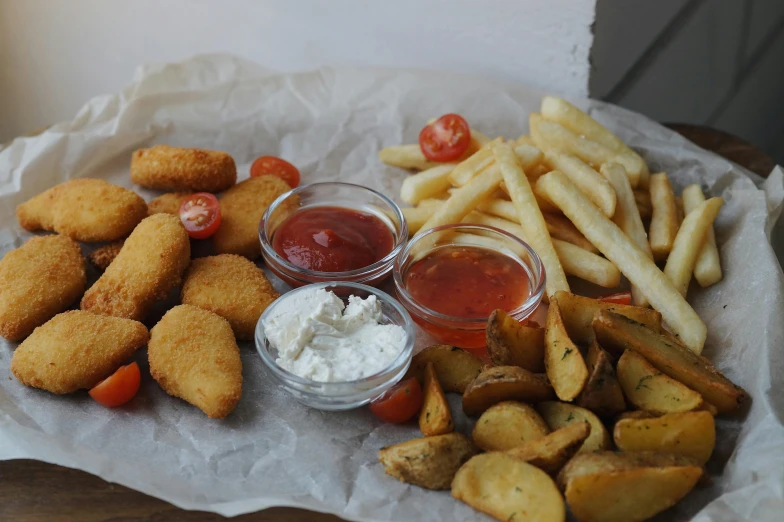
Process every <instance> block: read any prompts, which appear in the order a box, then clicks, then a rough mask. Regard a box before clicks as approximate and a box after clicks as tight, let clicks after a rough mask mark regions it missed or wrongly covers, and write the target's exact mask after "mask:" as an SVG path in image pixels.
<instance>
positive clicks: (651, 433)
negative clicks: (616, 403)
mask: <svg viewBox="0 0 784 522" xmlns="http://www.w3.org/2000/svg"><path fill="white" fill-rule="evenodd" d="M613 440H615V445H616V446H618V449H620V450H621V451H665V452H670V453H677V454H679V455H685V456H687V457H691V458H693V459H695V460H696V461H697V462H699V463H700V464H702V465H704V464H705V463H706V462H708V459H709V458H710V456H711V453H713V448H714V446H715V445H716V422H715V421H714V420H713V415H711V414H710V413H709V412H707V411H689V412H685V413H668V414H666V415H662V416H661V417H654V418H651V419H622V420H619V421H618V422H616V423H615V428H614V429H613Z"/></svg>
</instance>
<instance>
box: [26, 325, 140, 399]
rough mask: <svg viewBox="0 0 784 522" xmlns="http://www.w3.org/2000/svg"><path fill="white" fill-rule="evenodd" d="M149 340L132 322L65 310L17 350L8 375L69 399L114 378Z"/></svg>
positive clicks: (34, 333)
mask: <svg viewBox="0 0 784 522" xmlns="http://www.w3.org/2000/svg"><path fill="white" fill-rule="evenodd" d="M149 339H150V333H149V332H148V331H147V328H145V327H144V325H143V324H142V323H139V322H137V321H131V320H130V319H120V318H118V317H108V316H105V315H95V314H91V313H90V312H83V311H81V310H71V311H70V312H64V313H62V314H59V315H56V316H54V317H53V318H52V319H51V320H50V321H49V322H47V323H45V324H44V325H43V326H39V327H38V328H36V329H35V331H34V332H33V333H32V335H30V337H28V338H27V339H25V341H24V342H23V343H22V344H20V345H19V347H18V348H17V349H16V351H15V352H14V356H13V358H12V359H11V371H12V372H13V374H14V375H15V376H16V378H17V379H19V380H20V381H21V382H22V384H26V385H27V386H32V387H33V388H41V389H43V390H47V391H50V392H52V393H73V392H75V391H77V390H81V389H89V388H92V387H93V386H95V385H96V384H98V383H99V382H100V381H101V380H103V379H105V378H106V377H108V376H109V375H111V374H112V373H114V371H115V370H117V368H119V367H120V365H122V364H124V363H125V362H126V361H128V359H129V358H130V357H131V356H132V355H133V354H134V352H136V350H138V349H139V348H141V347H142V346H144V345H145V344H147V341H148V340H149Z"/></svg>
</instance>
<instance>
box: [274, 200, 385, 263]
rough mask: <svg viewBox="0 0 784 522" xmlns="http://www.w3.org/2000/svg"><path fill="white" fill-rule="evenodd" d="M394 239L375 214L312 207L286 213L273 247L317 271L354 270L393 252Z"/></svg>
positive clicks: (281, 253) (346, 209)
mask: <svg viewBox="0 0 784 522" xmlns="http://www.w3.org/2000/svg"><path fill="white" fill-rule="evenodd" d="M394 243H395V238H394V236H393V234H392V231H391V230H390V229H389V227H388V226H387V225H386V224H385V223H384V222H383V221H382V220H381V219H379V218H378V217H376V216H374V215H372V214H368V213H365V212H360V211H357V210H352V209H349V208H343V207H314V208H306V209H304V210H300V211H299V212H297V213H295V214H293V215H292V216H289V217H288V218H287V219H286V220H285V221H284V222H283V223H281V224H280V226H279V227H278V228H277V229H276V230H275V233H274V235H273V237H272V247H273V248H274V249H275V252H277V253H278V254H279V255H281V256H282V257H283V258H284V259H286V260H287V261H288V262H289V263H291V264H293V265H296V266H298V267H301V268H305V269H308V270H315V271H318V272H345V271H347V270H357V269H360V268H364V267H366V266H369V265H372V264H373V263H375V262H376V261H380V260H381V259H383V258H384V257H385V256H386V255H387V254H389V253H390V252H391V251H392V248H393V247H394Z"/></svg>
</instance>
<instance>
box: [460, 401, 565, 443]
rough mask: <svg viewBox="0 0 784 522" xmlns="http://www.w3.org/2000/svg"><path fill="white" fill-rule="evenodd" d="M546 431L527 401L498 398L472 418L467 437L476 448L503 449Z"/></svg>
mask: <svg viewBox="0 0 784 522" xmlns="http://www.w3.org/2000/svg"><path fill="white" fill-rule="evenodd" d="M548 433H550V429H549V428H548V427H547V423H545V422H544V419H542V417H541V416H540V415H539V414H538V413H536V410H535V409H533V408H532V407H531V406H529V405H527V404H523V403H521V402H515V401H504V402H499V403H498V404H496V405H495V406H491V407H490V408H488V409H487V410H486V411H485V412H484V413H483V414H482V416H481V417H479V420H478V421H476V425H475V426H474V431H473V433H472V434H471V438H472V439H473V441H474V444H476V446H477V447H478V448H479V449H482V450H485V451H505V450H508V449H512V448H514V447H517V446H520V445H521V444H524V443H526V442H528V441H532V440H536V439H540V438H542V437H544V436H545V435H547V434H548Z"/></svg>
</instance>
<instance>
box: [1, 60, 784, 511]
mask: <svg viewBox="0 0 784 522" xmlns="http://www.w3.org/2000/svg"><path fill="white" fill-rule="evenodd" d="M542 94H543V93H541V92H536V91H534V90H532V89H528V88H525V87H520V86H506V85H498V84H496V83H492V82H488V81H485V80H482V79H477V78H468V77H462V76H455V75H446V74H441V73H434V72H432V73H431V72H411V71H389V70H354V69H321V70H318V71H313V72H304V73H298V74H273V73H270V72H269V71H266V70H264V69H263V68H261V67H259V66H257V65H255V64H252V63H249V62H245V61H242V60H240V59H237V58H233V57H229V56H202V57H196V58H194V59H191V60H188V61H186V62H183V63H179V64H172V65H163V66H149V67H142V68H141V69H139V71H138V72H137V74H136V76H135V79H134V81H133V83H132V84H131V85H130V86H129V87H128V88H126V89H125V90H123V91H122V92H121V93H120V94H117V95H111V96H102V97H98V98H95V99H93V100H92V101H90V102H89V103H88V104H87V105H86V106H85V107H84V108H83V109H82V110H81V111H80V112H79V113H78V114H77V116H76V117H75V118H74V119H73V121H71V122H67V123H61V124H58V125H55V126H53V127H52V128H50V129H49V130H48V131H46V132H45V133H43V134H42V135H40V136H37V137H34V138H20V139H17V140H16V141H14V142H13V144H11V145H10V146H8V147H7V148H5V149H4V150H2V152H0V255H4V254H5V253H6V252H8V251H9V250H11V249H13V248H15V247H17V246H19V245H21V243H22V242H23V241H24V239H26V238H27V237H29V235H30V234H28V233H25V232H24V231H22V230H21V229H20V227H19V226H18V224H17V222H16V219H15V216H14V207H15V206H16V205H17V204H18V203H20V202H22V201H24V200H26V199H28V198H30V197H32V196H33V195H35V194H37V193H38V192H40V191H43V190H45V189H47V188H49V187H51V186H52V185H54V184H56V183H58V182H62V181H65V180H66V179H69V178H73V177H90V176H92V177H102V178H106V179H107V180H109V181H111V182H114V183H117V184H120V185H124V186H126V187H131V183H130V179H129V176H128V166H129V162H130V155H131V152H132V151H133V150H134V149H137V148H139V147H146V146H150V145H152V144H155V143H168V144H171V145H179V146H193V147H204V148H212V149H220V150H225V151H228V152H229V153H231V154H232V155H233V156H234V158H235V160H236V161H237V164H238V168H239V173H240V178H241V179H244V178H245V177H247V175H248V168H249V165H250V162H251V161H252V160H253V159H254V158H255V157H257V156H259V155H261V154H273V155H279V156H282V157H284V158H287V159H289V160H292V161H293V162H294V163H295V164H296V165H297V166H298V167H299V168H300V169H301V170H302V172H303V175H304V182H314V181H324V180H341V181H348V182H353V183H360V184H364V185H367V186H370V187H372V188H374V189H378V190H381V191H383V192H384V193H386V194H387V195H389V196H392V197H394V198H397V195H398V190H399V187H400V183H401V180H402V179H403V178H404V177H405V176H406V173H404V172H403V171H400V170H397V169H394V168H389V167H385V166H383V165H382V164H380V163H379V161H378V159H377V156H376V155H377V153H378V151H379V150H380V149H381V148H382V147H383V146H386V145H394V144H402V143H415V142H416V139H417V135H418V131H419V129H420V128H421V126H422V124H423V122H424V121H425V120H427V119H428V118H430V117H432V116H437V115H439V114H443V113H445V112H453V111H454V112H459V113H461V114H464V115H465V116H466V117H467V118H468V120H469V121H470V122H471V123H472V125H473V126H475V127H476V128H477V129H479V130H481V131H483V132H484V133H486V134H488V135H491V136H496V135H504V136H507V137H517V136H518V135H520V134H521V133H522V132H523V131H525V130H526V129H527V127H528V124H527V122H528V114H529V113H530V112H532V111H536V110H538V106H539V102H540V99H541V96H542ZM575 102H576V103H578V104H579V105H581V106H582V107H584V108H587V109H589V110H590V112H591V113H592V114H593V115H594V116H595V117H596V118H597V119H598V120H599V121H600V122H602V123H604V124H605V125H606V126H608V127H609V128H610V129H611V130H613V131H615V132H616V133H617V134H618V135H619V136H620V137H621V138H623V139H624V140H625V141H626V142H627V143H629V144H630V145H631V146H632V147H634V148H635V149H637V150H638V151H640V152H641V153H642V154H643V155H644V157H645V159H646V160H647V161H648V163H649V165H650V166H651V171H652V172H654V171H659V170H664V171H667V172H668V173H669V174H670V175H671V176H672V179H673V180H674V183H675V185H676V190H680V189H681V188H683V187H684V186H686V185H687V184H690V183H701V184H702V186H703V188H704V189H705V190H707V191H709V192H710V194H712V195H721V196H723V197H724V198H725V199H726V204H725V206H724V208H723V209H722V211H721V214H720V216H719V218H718V221H717V223H716V235H717V240H718V243H719V246H720V251H721V260H722V265H723V269H724V280H723V281H722V282H721V283H719V284H717V285H715V286H713V287H711V288H708V289H700V288H699V287H697V286H693V287H692V288H691V290H690V293H689V301H690V302H691V303H693V304H694V306H695V308H696V310H697V311H698V313H699V314H700V316H701V317H702V318H703V319H704V320H705V322H706V323H707V325H708V329H709V336H708V341H707V345H706V348H705V355H706V356H708V357H709V358H710V359H712V360H713V361H714V362H715V364H716V365H717V366H718V367H719V368H720V369H721V370H723V371H724V372H725V373H726V374H727V376H728V377H730V378H731V379H732V380H733V381H735V382H737V383H739V384H741V385H742V386H743V387H745V388H746V390H748V391H749V393H750V394H751V396H752V397H753V403H752V405H751V408H750V410H749V411H748V413H747V414H745V415H744V416H741V417H739V418H737V419H727V418H722V419H720V420H719V422H718V426H719V433H718V444H717V448H716V452H715V455H714V458H713V459H712V460H711V462H710V463H709V465H708V469H709V471H710V472H711V474H712V480H711V482H710V484H708V485H700V486H699V487H698V488H697V489H696V490H695V491H694V492H692V493H691V494H690V495H689V497H688V498H687V499H686V500H685V501H683V502H681V503H679V504H678V505H677V507H675V508H674V509H672V510H670V511H668V512H666V513H664V514H663V515H660V517H659V519H660V520H687V519H690V518H693V520H698V521H701V522H704V521H709V520H710V521H722V522H723V521H730V520H732V521H737V520H748V521H755V522H758V521H767V520H770V521H773V520H781V516H782V515H781V513H784V428H782V415H783V414H784V393H782V389H784V347H782V342H783V341H784V327H783V326H782V324H783V323H784V321H782V319H784V293H783V292H782V273H781V270H780V268H779V264H778V262H777V260H776V257H775V255H774V253H773V250H772V248H771V246H770V243H769V237H770V233H771V231H772V228H773V226H774V224H775V221H776V219H777V218H778V216H779V213H780V211H781V204H782V200H783V199H784V185H783V184H782V172H781V170H780V169H776V171H774V173H773V174H772V175H771V176H770V177H769V178H768V180H767V181H765V182H762V180H761V179H759V178H756V177H754V176H753V175H751V174H750V173H748V172H746V171H744V170H742V169H740V168H739V167H737V166H736V165H733V164H731V163H729V162H728V161H725V160H724V159H721V158H719V157H717V156H715V155H713V154H710V153H708V152H705V151H703V150H701V149H699V148H697V147H696V146H694V145H692V144H690V143H689V142H686V141H685V140H684V139H682V138H681V137H679V136H678V135H676V134H675V133H673V132H671V131H669V130H667V129H665V128H663V127H662V126H660V125H658V124H657V123H655V122H652V121H650V120H648V119H646V118H645V117H643V116H640V115H638V114H633V113H631V112H629V111H626V110H623V109H620V108H618V107H613V106H609V105H606V104H603V103H599V102H589V101H587V100H575ZM140 192H141V193H142V194H143V196H145V198H146V199H148V200H149V199H150V198H152V197H154V195H155V194H153V193H152V192H150V191H145V190H141V191H140ZM88 249H89V248H88V247H85V252H86V251H88ZM91 275H92V280H94V279H95V278H96V277H97V276H96V274H95V273H91ZM277 283H278V285H279V288H282V286H280V282H277ZM64 342H67V340H64ZM426 342H427V339H426V338H424V337H423V338H422V339H420V341H419V343H418V344H419V346H420V347H421V346H422V345H424V344H425V343H426ZM14 348H15V345H14V344H13V343H8V342H6V341H2V343H1V344H0V376H2V377H3V378H2V379H0V458H2V459H14V458H33V459H39V460H44V461H48V462H53V463H57V464H61V465H64V466H69V467H74V468H79V469H82V470H85V471H88V472H90V473H93V474H96V475H99V476H101V477H103V478H104V479H106V480H108V481H112V482H118V483H121V484H124V485H126V486H129V487H131V488H134V489H137V490H139V491H142V492H144V493H147V494H149V495H153V496H156V497H159V498H162V499H164V500H167V501H169V502H171V503H173V504H176V505H178V506H181V507H183V508H187V509H201V510H208V511H214V512H217V513H221V514H224V515H236V514H240V513H246V512H250V511H256V510H259V509H263V508H265V507H269V506H299V507H304V508H309V509H313V510H318V511H324V512H330V513H334V514H337V515H339V516H342V517H344V518H347V519H350V520H363V521H370V520H373V521H388V520H406V521H408V520H443V521H450V522H461V521H469V520H477V519H487V518H486V517H484V515H481V514H479V513H477V512H475V511H474V510H472V509H471V508H469V507H467V506H466V505H464V504H461V503H460V502H457V501H455V500H454V499H452V498H451V496H450V495H449V493H448V492H432V491H427V490H423V489H419V488H417V487H412V486H408V485H406V484H403V483H401V482H398V481H397V480H395V479H392V478H390V477H388V476H386V475H385V474H384V472H383V468H382V466H381V464H379V462H378V459H377V456H376V454H377V451H378V449H379V448H381V447H382V446H385V445H388V444H391V443H395V442H400V441H403V440H407V439H410V438H413V437H416V436H419V432H418V430H417V428H416V427H415V426H413V425H411V426H403V427H400V426H392V425H387V424H383V423H381V422H379V421H377V420H376V419H375V418H374V417H373V416H372V415H371V414H370V413H369V412H368V411H367V410H366V409H361V410H358V411H351V412H345V413H325V412H321V411H317V410H312V409H309V408H307V407H304V406H302V405H300V404H298V403H297V402H295V401H293V400H292V399H290V398H289V397H288V396H287V395H284V394H283V392H282V391H281V390H279V389H277V388H276V387H275V386H274V385H273V384H272V383H271V382H270V379H269V378H268V377H267V376H266V375H265V373H264V372H263V368H262V363H261V361H260V359H259V357H258V355H257V354H256V352H255V350H254V348H253V346H252V345H251V344H250V343H243V344H241V350H242V359H243V378H244V386H243V388H244V389H243V396H242V400H241V402H240V404H239V407H238V408H237V410H236V411H235V412H234V413H233V414H232V415H230V416H229V417H228V418H227V419H225V420H223V421H215V420H210V419H208V418H207V417H205V416H204V415H203V414H202V413H201V412H200V411H199V410H198V409H196V408H194V407H193V406H190V405H188V404H186V403H185V402H183V401H181V400H178V399H175V398H173V397H170V396H168V395H166V394H165V393H164V392H163V391H162V390H161V389H160V388H159V386H158V385H157V384H156V383H155V382H154V381H153V380H152V379H151V378H150V377H149V373H148V372H147V362H146V351H142V352H140V353H139V354H138V355H137V357H136V359H137V360H138V361H139V363H140V364H141V366H142V368H143V370H142V371H143V374H144V377H143V382H142V387H141V390H140V392H139V395H138V396H137V397H136V398H135V399H134V400H133V401H132V402H131V403H130V404H129V405H128V406H126V407H124V408H121V409H116V410H108V409H105V408H103V407H101V406H99V405H98V404H97V403H95V402H93V401H92V400H91V399H90V398H89V397H88V396H87V395H86V394H85V393H78V394H74V395H72V396H55V395H52V394H49V393H47V392H43V391H38V390H34V389H31V388H26V387H24V386H22V385H21V384H20V383H19V382H18V381H17V380H16V379H15V378H13V377H12V376H11V374H10V371H9V364H10V360H11V355H12V352H13V350H14ZM458 399H459V398H458V397H451V400H452V404H453V406H454V411H456V412H460V411H461V410H460V407H459V400H458ZM456 425H457V429H458V430H461V431H463V432H466V430H468V429H470V421H468V420H466V419H465V418H464V417H463V416H462V413H459V414H458V415H457V422H456Z"/></svg>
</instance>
